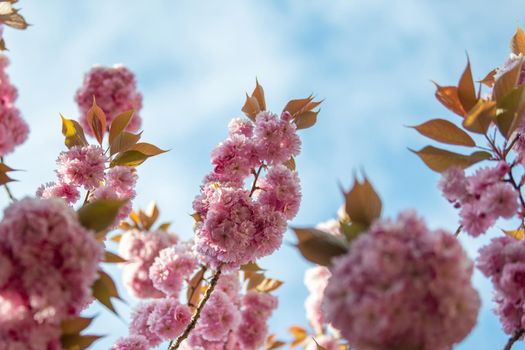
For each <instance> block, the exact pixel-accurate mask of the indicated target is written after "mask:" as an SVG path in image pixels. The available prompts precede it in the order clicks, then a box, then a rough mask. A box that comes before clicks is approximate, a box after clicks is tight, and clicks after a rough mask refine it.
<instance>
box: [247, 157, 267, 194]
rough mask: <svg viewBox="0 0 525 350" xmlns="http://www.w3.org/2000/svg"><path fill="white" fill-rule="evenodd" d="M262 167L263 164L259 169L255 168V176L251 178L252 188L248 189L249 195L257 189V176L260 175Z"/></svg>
mask: <svg viewBox="0 0 525 350" xmlns="http://www.w3.org/2000/svg"><path fill="white" fill-rule="evenodd" d="M263 167H264V164H261V166H260V167H259V169H257V172H256V173H255V178H254V179H253V184H252V189H251V190H250V197H251V196H252V195H253V193H254V192H255V190H256V189H257V180H258V179H259V176H260V175H261V171H262V169H263Z"/></svg>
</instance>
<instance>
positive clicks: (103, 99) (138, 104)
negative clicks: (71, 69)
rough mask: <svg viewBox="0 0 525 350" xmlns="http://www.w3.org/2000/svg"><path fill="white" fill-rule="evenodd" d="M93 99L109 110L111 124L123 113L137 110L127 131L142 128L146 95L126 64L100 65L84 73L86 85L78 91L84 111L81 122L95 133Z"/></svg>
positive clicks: (82, 111) (108, 120)
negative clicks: (90, 120)
mask: <svg viewBox="0 0 525 350" xmlns="http://www.w3.org/2000/svg"><path fill="white" fill-rule="evenodd" d="M93 98H95V100H96V101H97V104H98V106H100V108H102V110H103V111H104V112H105V113H106V118H107V123H108V125H109V124H110V123H111V121H113V119H115V117H116V116H117V115H118V114H119V113H122V112H124V111H128V110H134V111H135V114H134V115H133V118H132V119H131V121H130V122H129V124H128V126H127V130H128V131H130V132H135V131H137V130H138V129H139V128H140V124H141V118H140V115H139V111H140V109H141V108H142V95H141V94H140V92H139V91H138V90H137V83H136V81H135V76H134V74H133V72H131V71H130V70H129V69H128V68H126V67H125V66H123V65H115V66H113V67H100V66H96V67H93V68H92V69H91V70H90V71H89V72H87V73H86V75H85V76H84V82H83V85H82V86H81V87H80V89H79V90H78V91H77V94H76V96H75V100H76V102H77V104H78V108H79V110H80V123H81V124H82V126H83V128H84V130H85V131H86V132H87V133H88V134H89V135H91V136H93V133H92V131H91V129H90V127H89V123H88V121H87V114H88V111H89V109H90V108H91V106H92V104H93Z"/></svg>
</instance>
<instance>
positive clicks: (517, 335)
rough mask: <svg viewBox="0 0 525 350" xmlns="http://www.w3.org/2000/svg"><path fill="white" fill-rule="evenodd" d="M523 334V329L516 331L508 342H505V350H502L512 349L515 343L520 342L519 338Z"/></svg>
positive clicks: (524, 332)
mask: <svg viewBox="0 0 525 350" xmlns="http://www.w3.org/2000/svg"><path fill="white" fill-rule="evenodd" d="M524 334H525V330H524V329H523V328H521V329H518V330H517V331H516V332H514V334H513V335H512V337H510V339H509V341H508V342H507V345H505V348H503V350H510V349H512V345H514V343H515V342H517V341H518V340H520V338H521V337H522V336H523V335H524Z"/></svg>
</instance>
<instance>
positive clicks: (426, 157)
mask: <svg viewBox="0 0 525 350" xmlns="http://www.w3.org/2000/svg"><path fill="white" fill-rule="evenodd" d="M411 151H412V152H414V153H415V154H417V155H418V156H419V158H421V160H422V161H423V162H424V163H425V164H426V165H427V166H428V167H429V168H430V169H432V170H434V171H437V172H438V173H441V172H443V171H445V170H447V169H448V168H450V167H452V166H459V167H461V168H463V169H464V168H468V167H469V166H471V165H473V164H476V163H478V162H481V161H482V160H486V159H490V158H491V157H492V155H491V154H490V153H488V152H484V151H476V152H474V153H472V154H470V155H464V154H459V153H454V152H450V151H447V150H444V149H440V148H437V147H433V146H426V147H424V148H423V149H421V150H420V151H414V150H411Z"/></svg>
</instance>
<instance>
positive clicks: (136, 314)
mask: <svg viewBox="0 0 525 350" xmlns="http://www.w3.org/2000/svg"><path fill="white" fill-rule="evenodd" d="M159 303H160V301H159V300H153V301H148V302H142V303H140V304H138V305H137V306H136V307H135V308H134V309H133V312H132V313H131V320H130V323H129V334H130V336H142V337H144V338H145V339H146V341H147V343H148V347H155V346H157V345H158V344H160V343H161V341H162V340H161V338H160V336H159V335H158V334H156V333H155V332H153V331H152V330H151V328H150V326H149V324H148V319H149V317H150V316H151V314H152V313H153V311H154V310H155V307H156V306H157V304H159Z"/></svg>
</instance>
